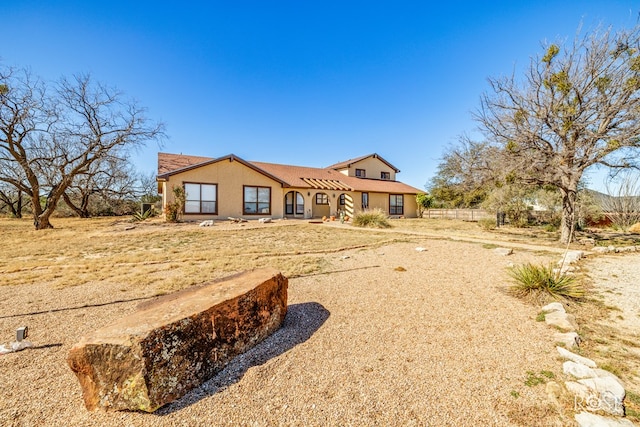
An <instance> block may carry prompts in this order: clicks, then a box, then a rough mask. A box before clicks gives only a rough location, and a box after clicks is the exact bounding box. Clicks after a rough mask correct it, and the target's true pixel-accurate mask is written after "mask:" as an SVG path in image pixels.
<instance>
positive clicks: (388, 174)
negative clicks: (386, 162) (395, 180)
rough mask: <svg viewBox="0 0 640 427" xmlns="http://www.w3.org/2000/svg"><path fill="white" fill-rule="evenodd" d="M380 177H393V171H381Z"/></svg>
mask: <svg viewBox="0 0 640 427" xmlns="http://www.w3.org/2000/svg"><path fill="white" fill-rule="evenodd" d="M380 179H391V172H380Z"/></svg>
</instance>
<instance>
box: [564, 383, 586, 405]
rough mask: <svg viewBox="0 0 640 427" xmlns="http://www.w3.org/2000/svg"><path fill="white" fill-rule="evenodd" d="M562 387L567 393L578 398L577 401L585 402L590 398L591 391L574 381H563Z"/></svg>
mask: <svg viewBox="0 0 640 427" xmlns="http://www.w3.org/2000/svg"><path fill="white" fill-rule="evenodd" d="M564 386H565V387H566V388H567V390H568V391H569V393H571V394H572V395H574V396H576V397H578V398H579V401H581V402H586V401H588V400H589V399H590V398H591V390H589V387H587V386H586V385H584V384H580V383H577V382H575V381H565V383H564Z"/></svg>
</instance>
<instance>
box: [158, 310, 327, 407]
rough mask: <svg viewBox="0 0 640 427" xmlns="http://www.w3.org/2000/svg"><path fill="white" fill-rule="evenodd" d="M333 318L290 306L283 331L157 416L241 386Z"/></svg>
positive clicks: (236, 360)
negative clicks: (253, 370) (245, 378)
mask: <svg viewBox="0 0 640 427" xmlns="http://www.w3.org/2000/svg"><path fill="white" fill-rule="evenodd" d="M329 315H330V313H329V310H327V309H326V308H324V307H323V306H322V304H319V303H317V302H305V303H301V304H292V305H290V306H288V307H287V315H286V317H285V318H284V322H282V327H280V329H278V330H277V331H276V332H274V333H273V334H272V335H270V336H269V337H268V338H267V339H265V340H264V341H262V342H261V343H260V344H258V345H256V346H255V347H253V348H252V349H251V350H249V351H247V352H246V353H243V354H241V355H239V356H237V357H236V358H235V359H233V360H232V361H231V362H230V363H229V364H228V365H227V367H226V368H224V369H223V370H222V371H221V372H220V373H218V374H217V375H216V376H215V377H213V378H212V379H210V380H209V381H207V382H206V383H204V384H203V385H202V386H200V387H198V388H196V389H194V390H192V391H190V392H189V393H187V394H186V395H185V396H183V397H182V398H180V399H178V400H176V401H175V402H172V403H170V404H168V405H166V406H164V407H162V408H160V409H158V410H157V411H156V412H154V415H159V416H163V415H169V414H171V413H173V412H176V411H179V410H181V409H183V408H186V407H188V406H190V405H192V404H194V403H196V402H198V401H200V400H202V399H204V398H206V397H208V396H212V395H214V394H216V393H218V392H219V391H222V390H224V389H225V388H227V387H229V386H230V385H232V384H235V383H237V382H238V381H240V380H241V379H242V377H243V376H244V374H245V373H246V372H247V370H248V369H249V368H251V367H253V366H258V365H262V364H264V363H265V362H267V361H268V360H270V359H273V358H274V357H278V356H280V355H281V354H283V353H285V352H287V351H289V350H291V349H292V348H293V347H295V346H296V345H298V344H301V343H303V342H305V341H306V340H308V339H309V338H311V336H312V335H313V334H314V333H315V332H316V331H317V330H318V329H320V327H321V326H322V325H323V323H324V322H325V321H326V320H327V319H328V318H329Z"/></svg>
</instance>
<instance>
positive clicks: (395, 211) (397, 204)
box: [389, 194, 404, 215]
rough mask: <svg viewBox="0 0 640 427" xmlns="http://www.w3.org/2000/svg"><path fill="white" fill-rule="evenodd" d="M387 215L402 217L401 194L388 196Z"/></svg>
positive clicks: (402, 203) (402, 201) (402, 200)
mask: <svg viewBox="0 0 640 427" xmlns="http://www.w3.org/2000/svg"><path fill="white" fill-rule="evenodd" d="M389 215H404V196H403V195H402V194H390V195H389Z"/></svg>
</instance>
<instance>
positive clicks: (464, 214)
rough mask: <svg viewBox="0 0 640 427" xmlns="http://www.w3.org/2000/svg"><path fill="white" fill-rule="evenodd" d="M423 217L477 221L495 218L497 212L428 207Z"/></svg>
mask: <svg viewBox="0 0 640 427" xmlns="http://www.w3.org/2000/svg"><path fill="white" fill-rule="evenodd" d="M422 217H423V218H445V219H461V220H463V221H477V220H479V219H482V218H491V219H495V218H496V216H495V213H491V212H489V211H487V210H484V209H427V210H426V211H425V212H424V214H422Z"/></svg>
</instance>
